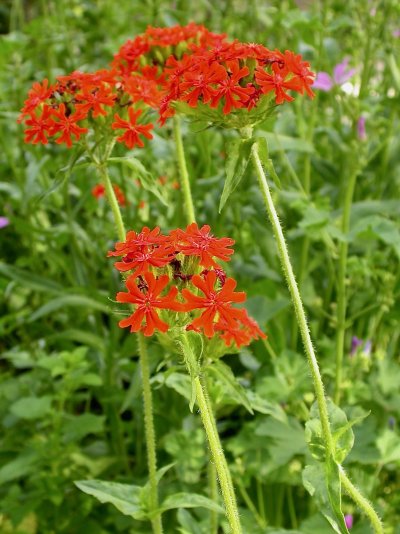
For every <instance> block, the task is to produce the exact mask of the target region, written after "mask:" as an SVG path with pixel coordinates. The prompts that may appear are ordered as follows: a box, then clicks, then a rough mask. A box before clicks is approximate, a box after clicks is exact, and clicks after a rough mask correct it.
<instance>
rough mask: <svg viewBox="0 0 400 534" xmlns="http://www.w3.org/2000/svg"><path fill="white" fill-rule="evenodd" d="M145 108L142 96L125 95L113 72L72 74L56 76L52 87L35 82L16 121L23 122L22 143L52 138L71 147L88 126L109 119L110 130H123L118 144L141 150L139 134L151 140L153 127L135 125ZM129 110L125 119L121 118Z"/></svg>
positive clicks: (43, 142) (46, 141)
mask: <svg viewBox="0 0 400 534" xmlns="http://www.w3.org/2000/svg"><path fill="white" fill-rule="evenodd" d="M144 105H146V102H145V99H144V98H142V96H141V94H137V95H136V97H135V98H134V97H133V96H132V95H129V94H127V93H125V92H124V90H123V86H122V84H121V82H120V81H119V79H118V76H117V73H116V72H115V71H113V70H107V69H102V70H99V71H97V72H93V73H83V72H79V71H75V72H73V73H72V74H69V75H68V76H59V77H58V78H57V82H56V83H55V84H54V85H49V82H48V80H44V81H43V83H42V84H40V83H38V82H35V83H34V84H33V86H32V89H31V90H30V91H29V93H28V98H27V100H26V101H25V104H24V107H23V108H22V110H21V114H20V117H19V121H20V122H21V121H24V122H25V126H26V129H25V142H26V143H33V144H37V143H42V144H44V145H45V144H47V143H48V140H49V138H51V137H55V142H56V143H59V144H61V143H65V144H66V145H67V146H68V147H71V146H72V144H73V141H74V140H75V141H79V139H80V137H81V135H83V134H86V133H87V132H88V128H87V126H89V125H94V126H95V125H96V121H97V120H99V118H102V119H103V121H99V124H100V125H102V124H103V123H104V120H107V119H108V120H109V121H110V120H111V119H112V110H114V122H113V123H112V124H111V128H109V131H111V129H112V130H122V131H123V133H122V134H121V135H120V136H119V137H117V141H118V142H120V143H125V145H126V146H127V147H128V148H133V147H134V146H139V147H143V146H144V145H143V141H142V140H141V139H140V137H139V135H143V136H144V137H147V138H148V139H152V135H151V134H150V130H151V129H152V128H153V125H152V124H146V125H143V124H138V122H137V121H138V117H139V115H140V114H141V113H142V109H140V108H139V109H137V106H144ZM125 108H128V120H124V119H123V118H121V117H120V115H119V113H122V112H123V110H124V109H125Z"/></svg>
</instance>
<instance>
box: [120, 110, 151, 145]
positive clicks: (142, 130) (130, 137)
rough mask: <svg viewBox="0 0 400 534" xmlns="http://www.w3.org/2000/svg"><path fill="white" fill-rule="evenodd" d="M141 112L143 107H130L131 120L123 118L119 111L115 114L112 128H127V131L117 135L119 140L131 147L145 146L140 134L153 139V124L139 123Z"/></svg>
mask: <svg viewBox="0 0 400 534" xmlns="http://www.w3.org/2000/svg"><path fill="white" fill-rule="evenodd" d="M141 113H142V110H141V109H138V110H137V111H135V110H134V108H132V107H130V108H129V109H128V114H129V121H126V120H124V119H121V117H120V116H119V115H118V113H116V114H115V115H114V122H113V123H112V125H111V128H112V129H113V130H126V132H124V133H123V134H122V135H120V136H119V137H117V141H118V142H120V143H125V145H126V146H127V147H128V148H130V149H132V148H133V147H135V146H139V147H141V148H143V147H144V143H143V141H142V140H141V139H140V137H139V135H143V136H144V137H147V139H153V136H152V134H151V133H150V130H151V129H152V128H153V125H152V124H137V119H138V117H139V116H140V115H141Z"/></svg>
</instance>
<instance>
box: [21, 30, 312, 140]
mask: <svg viewBox="0 0 400 534" xmlns="http://www.w3.org/2000/svg"><path fill="white" fill-rule="evenodd" d="M313 83H314V74H313V73H312V72H311V71H310V69H309V64H308V63H307V62H306V61H303V60H302V58H301V56H300V55H295V54H294V53H293V52H291V51H288V50H286V51H285V52H284V53H282V52H280V51H278V50H274V51H271V50H269V49H268V48H266V47H264V46H263V45H260V44H249V43H241V42H239V41H228V40H227V39H226V36H225V35H224V34H214V33H211V32H209V31H208V30H207V29H206V28H205V27H204V26H201V25H197V24H194V23H190V24H188V25H186V26H173V27H171V28H153V27H151V26H150V27H149V28H148V29H147V30H146V32H145V33H143V34H141V35H139V36H137V37H136V38H135V39H133V40H128V41H127V42H126V43H125V44H124V45H123V46H121V48H120V50H119V51H118V53H117V54H116V55H115V56H114V60H113V61H112V63H111V65H110V67H109V68H107V69H102V70H99V71H97V72H94V73H83V72H80V71H75V72H73V73H72V74H69V75H67V76H59V77H58V78H57V82H56V83H55V84H53V85H49V82H48V80H44V81H43V82H42V83H39V82H35V83H34V84H33V86H32V88H31V90H30V91H29V94H28V99H27V100H26V101H25V105H24V107H23V108H22V110H21V114H20V117H19V121H20V122H21V121H24V122H25V125H26V129H25V142H27V143H33V144H36V143H42V144H47V143H48V139H49V138H54V139H55V142H56V143H59V144H60V143H65V144H66V145H67V146H68V147H71V146H72V144H73V141H79V140H80V137H81V136H82V135H83V134H86V133H87V132H88V131H89V129H90V127H92V128H93V129H94V130H95V131H96V132H100V133H101V134H102V135H104V136H106V137H110V138H111V137H114V138H115V140H116V141H117V142H119V143H124V144H125V145H126V147H127V148H129V149H132V148H134V147H136V146H138V147H143V146H144V143H143V139H142V138H143V137H145V138H147V139H152V134H151V133H150V131H151V130H152V128H153V124H151V123H147V124H142V123H139V122H138V119H139V117H140V116H141V114H142V113H143V111H146V110H148V111H152V110H153V111H156V112H158V113H159V122H160V124H161V125H162V124H164V123H165V121H166V119H167V118H168V117H171V116H172V115H173V114H174V113H176V111H178V112H181V113H186V114H189V115H195V116H196V118H197V119H202V120H208V121H209V122H213V123H219V124H221V125H223V126H228V127H235V128H240V127H244V126H247V125H252V124H255V123H256V122H259V121H260V120H263V119H265V117H266V116H267V115H268V114H269V113H270V112H271V111H272V110H273V109H274V108H275V106H276V104H282V103H284V102H285V101H291V100H293V96H291V95H290V94H289V93H288V91H292V92H293V91H294V92H297V93H301V94H303V93H304V92H306V93H307V94H308V95H309V96H310V97H312V96H313V92H312V90H311V86H312V84H313ZM115 130H116V132H114V131H115Z"/></svg>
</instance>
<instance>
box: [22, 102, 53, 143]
mask: <svg viewBox="0 0 400 534" xmlns="http://www.w3.org/2000/svg"><path fill="white" fill-rule="evenodd" d="M29 115H30V118H29V119H27V120H26V121H25V124H26V126H28V128H27V129H26V130H25V139H24V140H25V143H32V144H34V145H35V144H37V143H42V144H43V145H46V144H47V142H48V141H47V136H48V135H51V134H52V132H53V127H54V120H53V119H52V118H51V116H52V109H51V108H50V107H49V106H46V105H44V106H43V109H42V112H41V114H40V116H39V117H37V116H36V114H35V112H34V111H31V112H30V113H29Z"/></svg>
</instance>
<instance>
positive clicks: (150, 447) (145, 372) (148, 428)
mask: <svg viewBox="0 0 400 534" xmlns="http://www.w3.org/2000/svg"><path fill="white" fill-rule="evenodd" d="M97 168H98V170H99V173H100V175H101V177H102V179H103V183H104V186H105V188H106V195H107V199H108V201H109V203H110V206H111V210H112V212H113V216H114V222H115V226H116V229H117V233H118V237H119V239H120V241H125V237H126V232H125V225H124V221H123V219H122V214H121V210H120V208H119V204H118V201H117V198H116V196H115V192H114V188H113V186H112V183H111V180H110V177H109V175H108V172H107V165H106V163H105V162H104V163H102V164H97ZM138 348H139V357H140V369H141V373H142V389H143V406H144V427H145V435H146V450H147V463H148V471H149V480H150V507H151V509H152V510H156V509H157V508H158V483H157V457H156V440H155V430H154V419H153V399H152V393H151V385H150V370H149V362H148V355H147V347H146V340H145V339H144V336H143V334H141V333H139V334H138ZM151 524H152V527H153V532H154V534H162V532H163V529H162V523H161V514H160V513H158V514H157V515H155V516H154V518H153V519H152V520H151Z"/></svg>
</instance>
